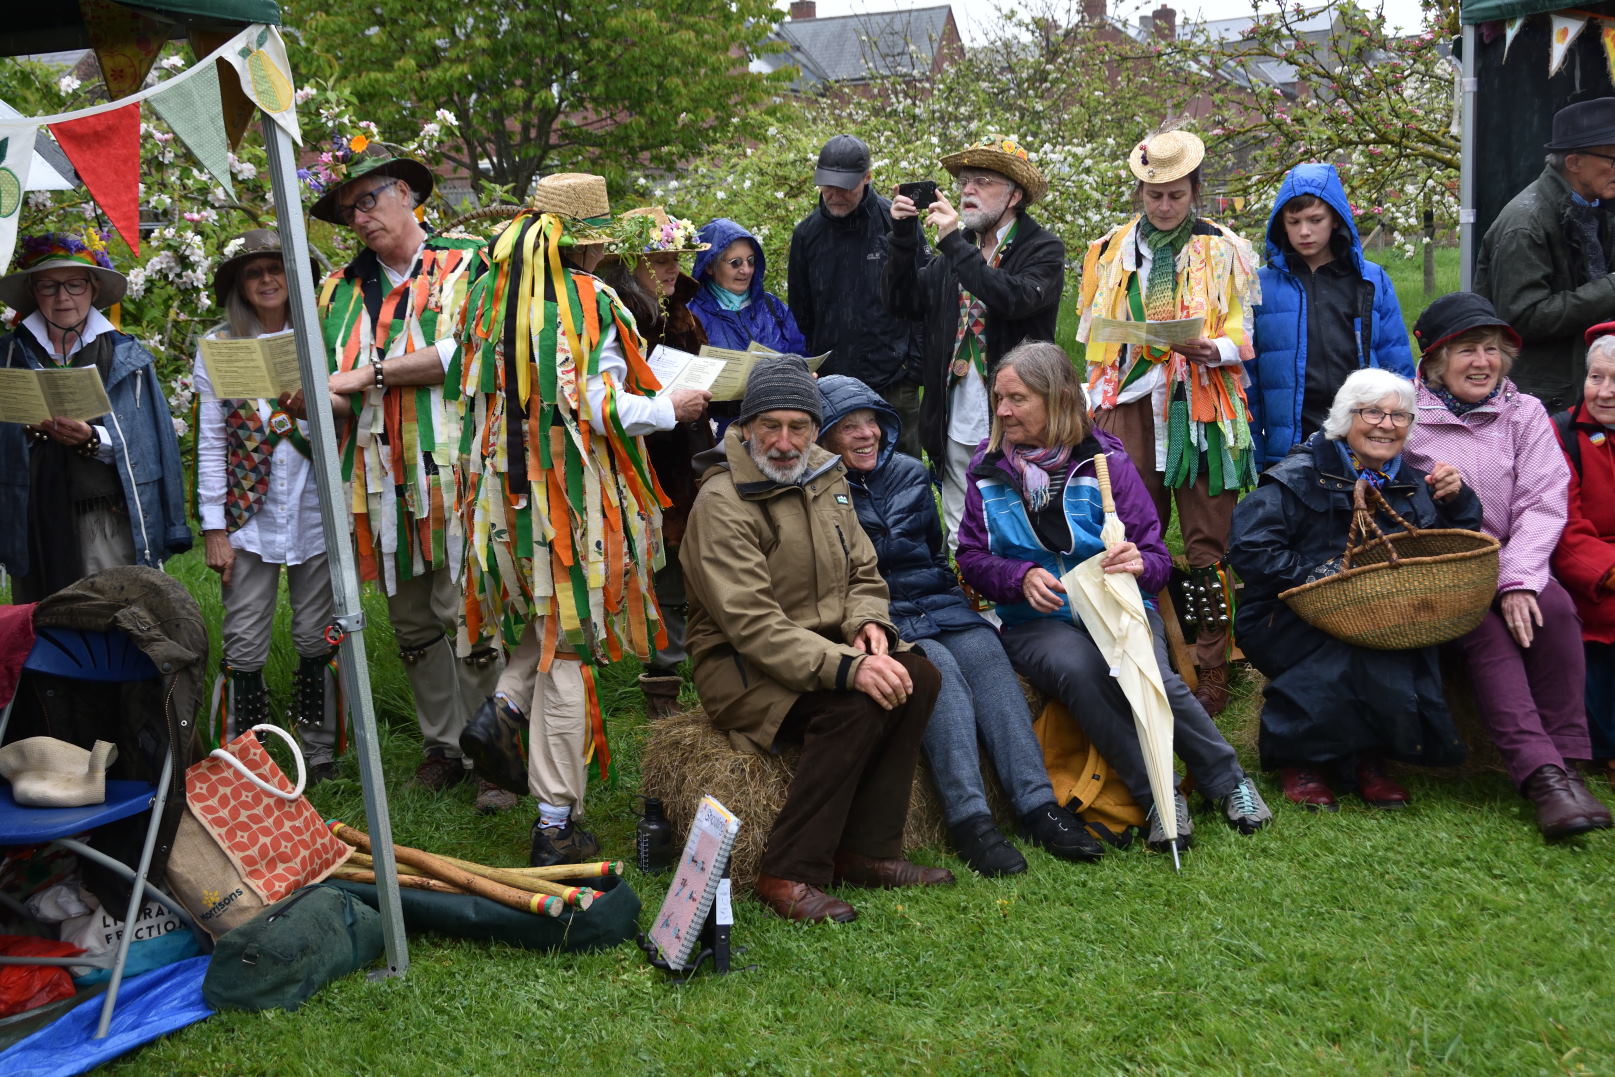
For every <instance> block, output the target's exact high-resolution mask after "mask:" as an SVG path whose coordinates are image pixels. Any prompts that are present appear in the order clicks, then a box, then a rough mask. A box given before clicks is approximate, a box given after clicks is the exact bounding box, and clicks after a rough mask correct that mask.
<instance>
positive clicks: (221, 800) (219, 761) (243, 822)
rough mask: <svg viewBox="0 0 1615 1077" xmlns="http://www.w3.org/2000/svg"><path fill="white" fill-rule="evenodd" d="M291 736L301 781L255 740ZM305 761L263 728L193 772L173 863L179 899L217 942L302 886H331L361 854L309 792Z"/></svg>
mask: <svg viewBox="0 0 1615 1077" xmlns="http://www.w3.org/2000/svg"><path fill="white" fill-rule="evenodd" d="M259 730H263V731H265V732H269V733H272V734H275V735H278V736H280V737H282V738H284V739H285V740H286V742H287V744H288V745H290V747H291V749H292V755H293V757H294V758H295V759H296V760H297V782H296V784H293V783H292V782H290V781H287V779H286V775H285V774H284V773H282V772H281V769H280V767H278V766H276V765H275V761H274V760H273V759H271V758H270V756H269V753H268V752H267V751H265V750H264V746H263V745H262V744H260V743H259V742H258V738H257V736H256V735H255V734H256V733H257V732H258V731H259ZM304 780H305V774H304V770H303V757H302V755H301V753H299V752H298V751H297V744H296V742H295V741H293V740H292V738H291V735H290V734H288V733H287V732H286V731H285V730H284V729H281V728H280V727H279V726H273V725H258V726H254V727H253V728H252V729H251V730H249V731H248V732H246V733H243V734H242V735H241V736H239V737H237V738H236V739H235V740H233V741H231V742H230V743H229V744H228V745H226V746H225V747H224V748H215V749H214V750H213V751H212V752H211V753H210V754H209V756H208V758H206V759H204V760H202V761H201V762H199V763H196V764H193V765H192V766H191V767H190V769H188V770H187V771H186V772H185V809H186V810H185V814H184V815H183V816H181V817H180V825H179V831H178V833H177V834H176V835H175V837H174V851H173V854H172V855H171V856H170V857H169V862H168V882H169V885H170V887H171V888H172V890H173V894H174V896H175V897H176V898H178V899H179V900H180V901H181V902H182V903H184V905H185V907H186V908H187V909H189V910H190V912H191V915H192V916H194V917H195V918H196V921H197V923H199V924H201V925H202V927H203V929H204V930H206V931H207V933H208V934H210V935H212V936H213V937H214V938H218V937H219V936H220V935H223V934H224V933H225V932H226V931H229V930H230V929H231V928H233V927H236V926H238V925H240V924H244V923H246V922H247V921H248V920H250V919H252V918H253V917H254V916H256V915H257V914H258V913H259V912H260V911H261V910H262V909H263V908H264V907H265V906H266V905H273V904H274V903H275V902H277V901H279V900H280V899H281V898H283V897H285V896H286V895H288V894H290V893H291V892H292V891H293V890H296V889H297V888H298V887H301V886H308V885H309V884H311V883H317V882H320V881H322V880H323V879H324V878H325V877H326V876H328V875H330V874H331V872H333V871H335V870H336V868H337V867H338V866H339V865H340V864H341V863H342V862H343V861H344V860H346V859H347V858H348V855H349V854H350V853H352V852H353V849H352V848H351V847H350V846H348V845H347V844H345V843H344V842H342V841H339V840H338V839H337V838H336V837H335V836H334V835H333V834H332V833H331V831H330V830H329V829H328V828H327V827H326V826H325V823H324V821H323V820H321V818H320V814H319V812H317V811H315V810H314V806H313V805H311V804H310V803H309V802H308V800H307V799H305V798H304V796H303V784H304Z"/></svg>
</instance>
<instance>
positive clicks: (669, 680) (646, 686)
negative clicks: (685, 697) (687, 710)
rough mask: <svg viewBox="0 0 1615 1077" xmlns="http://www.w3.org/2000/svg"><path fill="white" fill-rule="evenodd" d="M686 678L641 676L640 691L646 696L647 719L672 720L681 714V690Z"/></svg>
mask: <svg viewBox="0 0 1615 1077" xmlns="http://www.w3.org/2000/svg"><path fill="white" fill-rule="evenodd" d="M683 686H684V678H682V677H674V676H661V675H657V674H654V673H641V674H640V675H639V690H640V691H641V692H643V693H644V695H645V717H647V718H671V717H673V715H675V714H677V713H678V712H679V689H680V688H682V687H683Z"/></svg>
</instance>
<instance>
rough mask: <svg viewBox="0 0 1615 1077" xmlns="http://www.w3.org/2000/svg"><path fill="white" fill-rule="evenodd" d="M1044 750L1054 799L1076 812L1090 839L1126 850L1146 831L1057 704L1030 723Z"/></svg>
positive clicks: (1116, 781) (1123, 790)
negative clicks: (1085, 826)
mask: <svg viewBox="0 0 1615 1077" xmlns="http://www.w3.org/2000/svg"><path fill="white" fill-rule="evenodd" d="M1032 731H1033V733H1035V734H1036V735H1037V741H1038V743H1039V744H1041V745H1042V746H1043V762H1044V765H1045V766H1047V767H1048V771H1049V783H1050V784H1051V785H1053V786H1054V800H1055V803H1057V804H1064V805H1065V806H1066V807H1067V808H1068V809H1070V810H1071V811H1072V812H1074V813H1075V814H1076V815H1077V816H1078V817H1079V818H1080V819H1081V820H1082V821H1083V823H1084V824H1086V825H1087V828H1088V831H1089V832H1090V833H1091V834H1093V836H1094V837H1096V838H1098V839H1099V840H1101V841H1103V842H1106V843H1108V844H1110V845H1114V846H1116V847H1117V848H1119V849H1125V848H1126V847H1127V846H1128V845H1130V844H1132V841H1133V836H1134V835H1135V834H1136V833H1137V832H1138V831H1139V830H1141V829H1142V828H1143V826H1144V811H1143V809H1141V808H1140V807H1139V806H1138V805H1137V804H1135V803H1134V802H1133V795H1132V794H1131V793H1129V792H1128V791H1127V786H1125V785H1123V784H1122V780H1121V778H1120V777H1119V776H1118V775H1117V774H1116V772H1115V771H1114V770H1113V769H1111V766H1110V764H1109V763H1107V762H1105V757H1104V756H1102V755H1100V754H1099V749H1098V748H1095V747H1094V746H1093V742H1092V741H1090V740H1089V739H1088V735H1087V734H1086V733H1084V732H1083V731H1082V727H1081V726H1079V725H1078V724H1077V723H1076V722H1075V721H1074V720H1073V719H1072V717H1071V714H1070V712H1068V711H1067V710H1066V709H1065V706H1064V705H1063V704H1061V703H1060V702H1059V701H1058V700H1052V699H1051V700H1049V701H1048V702H1047V703H1045V704H1044V705H1043V711H1042V713H1040V714H1039V715H1038V716H1037V720H1036V721H1035V722H1033V723H1032Z"/></svg>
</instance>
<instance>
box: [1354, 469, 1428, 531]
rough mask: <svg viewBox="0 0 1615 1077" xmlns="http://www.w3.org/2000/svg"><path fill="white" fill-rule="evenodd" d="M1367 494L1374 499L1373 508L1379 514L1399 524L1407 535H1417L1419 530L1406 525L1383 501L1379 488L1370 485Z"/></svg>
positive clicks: (1389, 505)
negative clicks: (1381, 513)
mask: <svg viewBox="0 0 1615 1077" xmlns="http://www.w3.org/2000/svg"><path fill="white" fill-rule="evenodd" d="M1358 481H1362V480H1358ZM1368 493H1369V494H1370V495H1371V496H1372V497H1373V498H1374V501H1375V507H1376V508H1377V509H1378V510H1379V511H1380V512H1383V513H1384V514H1385V515H1387V516H1389V517H1390V518H1391V519H1393V520H1395V521H1396V522H1397V523H1399V524H1401V525H1402V529H1403V530H1404V531H1406V532H1407V533H1408V534H1409V535H1417V534H1418V533H1419V529H1418V528H1417V527H1414V526H1413V525H1412V524H1410V523H1408V522H1407V521H1406V520H1404V519H1403V518H1402V515H1401V514H1400V513H1398V512H1397V511H1396V510H1395V509H1393V508H1391V503H1390V502H1389V501H1386V500H1385V495H1384V494H1382V493H1380V491H1379V487H1377V486H1373V485H1370V486H1369V487H1368Z"/></svg>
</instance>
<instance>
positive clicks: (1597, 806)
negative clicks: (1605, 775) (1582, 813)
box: [1567, 770, 1615, 830]
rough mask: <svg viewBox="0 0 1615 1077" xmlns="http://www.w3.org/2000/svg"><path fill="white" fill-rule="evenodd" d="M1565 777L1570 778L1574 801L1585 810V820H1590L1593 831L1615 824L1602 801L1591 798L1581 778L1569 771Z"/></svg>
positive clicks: (1589, 791) (1606, 828) (1591, 795)
mask: <svg viewBox="0 0 1615 1077" xmlns="http://www.w3.org/2000/svg"><path fill="white" fill-rule="evenodd" d="M1567 776H1568V777H1569V778H1570V791H1571V792H1572V793H1574V794H1575V796H1576V800H1577V801H1578V802H1580V804H1581V806H1582V808H1583V809H1585V810H1586V812H1587V818H1588V819H1590V820H1592V824H1593V829H1595V830H1608V829H1609V828H1610V826H1611V825H1612V824H1615V819H1611V818H1610V814H1609V808H1607V807H1605V805H1604V802H1603V801H1602V800H1599V799H1598V798H1597V797H1595V796H1593V794H1592V791H1591V790H1590V789H1588V788H1587V783H1586V781H1584V780H1583V779H1582V776H1581V775H1580V774H1578V773H1576V771H1574V770H1571V771H1570V772H1569V774H1568V775H1567Z"/></svg>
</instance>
